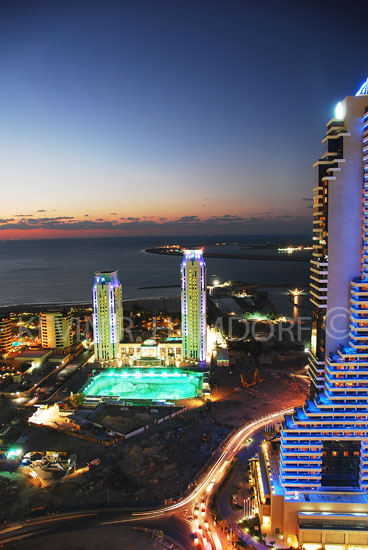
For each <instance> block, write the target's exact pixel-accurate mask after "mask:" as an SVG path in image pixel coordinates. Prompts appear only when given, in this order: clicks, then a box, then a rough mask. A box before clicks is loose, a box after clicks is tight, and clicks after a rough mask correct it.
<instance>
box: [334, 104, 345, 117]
mask: <svg viewBox="0 0 368 550" xmlns="http://www.w3.org/2000/svg"><path fill="white" fill-rule="evenodd" d="M344 116H345V110H344V105H343V104H342V103H341V101H340V102H339V103H338V104H337V105H336V107H335V118H336V119H337V120H343V118H344Z"/></svg>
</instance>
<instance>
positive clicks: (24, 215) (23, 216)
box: [14, 214, 33, 218]
mask: <svg viewBox="0 0 368 550" xmlns="http://www.w3.org/2000/svg"><path fill="white" fill-rule="evenodd" d="M32 216H33V214H14V217H15V218H31V217H32Z"/></svg>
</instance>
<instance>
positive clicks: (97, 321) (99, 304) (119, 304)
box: [92, 271, 123, 361]
mask: <svg viewBox="0 0 368 550" xmlns="http://www.w3.org/2000/svg"><path fill="white" fill-rule="evenodd" d="M92 302H93V340H94V349H95V356H96V359H97V360H98V361H109V360H112V359H116V358H117V357H118V353H119V343H120V341H121V339H122V337H123V294H122V288H121V283H120V281H119V277H118V272H117V271H98V272H97V273H96V275H95V282H94V285H93V289H92Z"/></svg>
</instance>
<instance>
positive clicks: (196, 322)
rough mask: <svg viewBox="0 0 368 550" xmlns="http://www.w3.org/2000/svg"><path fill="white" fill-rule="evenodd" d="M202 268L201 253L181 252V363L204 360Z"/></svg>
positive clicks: (204, 325) (204, 287)
mask: <svg viewBox="0 0 368 550" xmlns="http://www.w3.org/2000/svg"><path fill="white" fill-rule="evenodd" d="M206 290H207V283H206V264H205V262H204V260H203V251H202V250H201V249H199V250H184V256H183V260H182V262H181V332H182V346H183V353H182V356H183V359H187V360H191V361H199V362H202V361H205V360H206V333H207V313H206V303H207V297H206Z"/></svg>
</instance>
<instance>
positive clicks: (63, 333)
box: [40, 311, 73, 349]
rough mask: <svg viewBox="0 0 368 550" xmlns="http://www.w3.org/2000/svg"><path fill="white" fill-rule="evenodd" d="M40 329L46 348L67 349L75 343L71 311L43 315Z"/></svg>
mask: <svg viewBox="0 0 368 550" xmlns="http://www.w3.org/2000/svg"><path fill="white" fill-rule="evenodd" d="M40 329H41V343H42V347H44V348H52V349H65V348H69V347H70V346H71V345H72V343H73V335H72V327H71V318H70V311H47V312H45V313H41V314H40Z"/></svg>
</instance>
